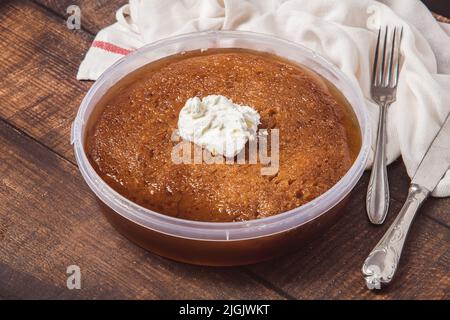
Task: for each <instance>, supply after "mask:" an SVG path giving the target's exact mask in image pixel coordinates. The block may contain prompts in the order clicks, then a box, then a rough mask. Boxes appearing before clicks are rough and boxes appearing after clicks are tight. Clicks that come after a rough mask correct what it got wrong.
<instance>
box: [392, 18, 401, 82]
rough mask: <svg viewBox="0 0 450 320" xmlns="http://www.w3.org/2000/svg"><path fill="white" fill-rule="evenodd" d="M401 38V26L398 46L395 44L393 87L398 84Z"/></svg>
mask: <svg viewBox="0 0 450 320" xmlns="http://www.w3.org/2000/svg"><path fill="white" fill-rule="evenodd" d="M402 38H403V26H402V27H401V28H400V35H399V37H398V46H397V63H396V64H395V79H394V84H393V87H394V88H396V87H397V84H398V77H399V74H400V59H401V50H400V49H401V44H402Z"/></svg>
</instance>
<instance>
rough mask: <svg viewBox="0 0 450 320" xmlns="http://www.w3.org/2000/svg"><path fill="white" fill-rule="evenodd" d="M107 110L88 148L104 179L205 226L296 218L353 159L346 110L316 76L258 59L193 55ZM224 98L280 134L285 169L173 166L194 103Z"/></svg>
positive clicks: (122, 93)
mask: <svg viewBox="0 0 450 320" xmlns="http://www.w3.org/2000/svg"><path fill="white" fill-rule="evenodd" d="M132 77H134V78H135V79H134V80H133V81H132V82H131V84H130V85H128V86H126V87H124V88H120V89H117V92H114V93H113V96H112V98H109V100H108V101H107V102H106V103H105V106H104V110H103V111H102V112H101V114H100V115H99V116H98V118H97V119H96V122H95V124H94V127H93V129H92V134H90V135H89V136H88V138H87V141H86V148H87V153H88V156H89V158H90V161H91V163H92V164H93V166H94V168H95V169H96V171H97V172H98V174H99V175H100V176H101V177H102V178H103V179H104V180H105V181H106V182H107V183H108V184H109V185H111V187H112V188H114V189H115V190H117V191H118V192H119V193H121V194H122V195H124V196H125V197H127V198H128V199H130V200H132V201H134V202H136V203H138V204H140V205H142V206H144V207H147V208H149V209H152V210H155V211H157V212H160V213H163V214H167V215H171V216H175V217H179V218H184V219H190V220H200V221H221V222H226V221H242V220H250V219H256V218H262V217H267V216H271V215H275V214H278V213H281V212H284V211H286V210H290V209H293V208H295V207H297V206H300V205H302V204H304V203H306V202H308V201H311V200H312V199H314V198H315V197H317V196H319V195H321V194H322V193H324V192H325V191H327V190H328V189H329V188H330V187H332V186H333V185H334V184H335V183H336V182H337V181H338V180H339V179H340V178H341V177H342V176H343V175H344V174H345V173H346V172H347V170H348V169H349V168H350V166H351V164H352V156H351V152H350V148H349V143H348V141H347V134H346V128H345V126H344V124H343V121H342V118H343V108H344V107H343V106H342V105H341V104H339V103H338V102H337V100H336V99H335V98H334V97H333V95H332V94H330V92H329V90H328V88H327V85H326V84H325V83H324V82H323V80H322V79H321V78H319V77H318V76H316V75H314V74H312V73H311V72H309V71H307V70H304V69H302V68H299V67H297V66H294V65H291V64H289V63H287V62H284V61H281V60H278V59H277V58H276V57H274V56H267V55H266V56H262V55H258V54H255V53H251V52H230V51H227V52H220V51H218V52H215V53H210V54H200V53H198V54H196V55H187V56H186V57H185V58H183V59H180V58H179V57H178V58H177V59H174V60H173V61H172V62H170V63H165V64H164V65H162V66H160V67H158V68H153V69H150V68H147V69H145V68H144V69H142V70H140V71H138V72H137V73H135V74H134V75H132ZM211 94H219V95H224V96H226V97H228V98H231V99H232V100H233V102H235V103H239V104H244V105H249V106H252V107H253V108H255V109H256V110H257V111H258V112H259V113H260V115H261V122H262V124H261V125H260V128H277V129H279V130H280V168H279V172H278V174H277V175H275V176H270V177H269V176H263V175H261V172H260V169H261V165H260V164H243V165H237V164H233V165H226V164H213V165H208V164H174V163H173V162H172V160H171V152H172V148H173V146H174V145H175V144H176V142H173V141H171V135H172V132H173V130H175V129H176V128H177V120H178V113H179V111H180V109H181V108H182V107H183V105H184V103H185V101H186V100H187V99H188V98H190V97H193V96H199V97H203V96H206V95H211Z"/></svg>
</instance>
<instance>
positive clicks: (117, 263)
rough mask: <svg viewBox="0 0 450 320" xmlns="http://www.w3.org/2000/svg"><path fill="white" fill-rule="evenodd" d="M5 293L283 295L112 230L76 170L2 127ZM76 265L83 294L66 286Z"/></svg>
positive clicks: (243, 275) (237, 272)
mask: <svg viewBox="0 0 450 320" xmlns="http://www.w3.org/2000/svg"><path fill="white" fill-rule="evenodd" d="M0 150H2V152H0V172H1V182H0V194H1V199H2V201H1V202H0V237H1V239H2V240H1V242H2V245H1V246H0V295H1V296H5V297H20V298H91V299H104V298H137V299H141V298H144V299H147V298H150V299H155V298H157V299H167V298H175V299H176V298H205V299H219V298H223V299H233V298H255V299H258V298H272V299H280V298H281V297H280V296H279V295H278V294H276V293H275V292H273V291H272V290H270V289H268V288H266V287H265V286H263V285H261V284H260V283H258V282H257V281H255V280H254V279H253V278H252V277H250V276H249V275H248V274H247V272H246V271H245V270H243V269H241V268H234V269H226V268H206V267H195V266H189V265H183V264H179V263H176V262H172V261H169V260H166V259H163V258H160V257H158V256H156V255H153V254H150V253H147V252H146V251H144V250H143V249H141V248H139V247H137V246H135V245H133V244H132V243H130V242H129V241H128V240H126V239H125V238H123V237H122V236H120V235H119V234H118V233H117V232H115V231H114V230H113V229H112V227H111V226H110V225H109V224H108V222H107V221H106V219H104V218H103V216H102V215H101V214H100V211H99V209H98V207H97V202H96V200H95V199H94V196H93V194H92V193H91V192H90V191H89V189H88V187H87V186H86V185H85V183H84V181H83V180H82V178H81V177H80V175H79V174H78V172H77V168H76V167H75V166H74V165H72V164H71V163H69V162H67V161H66V160H65V159H62V158H60V157H59V156H57V155H56V154H54V153H52V152H49V150H48V149H46V148H44V147H43V146H41V145H39V144H38V143H36V142H35V141H33V140H31V139H30V138H28V137H26V136H24V135H21V134H20V133H19V132H18V131H16V130H14V129H13V128H12V127H10V126H8V125H6V124H5V123H4V122H0ZM72 264H75V265H79V266H80V268H81V272H82V289H81V290H68V289H67V288H66V277H67V275H66V273H65V272H66V268H67V266H69V265H72Z"/></svg>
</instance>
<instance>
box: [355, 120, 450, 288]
mask: <svg viewBox="0 0 450 320" xmlns="http://www.w3.org/2000/svg"><path fill="white" fill-rule="evenodd" d="M449 168H450V115H448V116H447V119H446V120H445V122H444V125H443V126H442V128H441V129H440V130H439V132H438V134H437V135H436V137H435V138H434V140H433V142H432V143H431V145H430V147H429V148H428V150H427V152H426V153H425V156H424V157H423V159H422V162H421V163H420V165H419V167H418V168H417V171H416V173H415V175H414V177H413V179H412V181H411V185H410V187H409V191H408V197H407V198H406V201H405V204H404V205H403V207H402V209H401V210H400V212H399V214H398V216H397V218H396V219H395V221H394V222H393V223H392V225H391V226H390V227H389V229H388V230H387V232H386V233H385V234H384V236H383V238H381V240H380V242H378V244H377V245H376V246H375V248H373V250H372V252H371V253H370V254H369V256H368V257H367V259H366V261H365V262H364V264H363V267H362V273H363V275H364V278H365V280H366V284H367V287H368V288H369V289H381V288H382V287H383V286H386V285H388V284H389V283H390V282H391V280H392V278H393V277H394V275H395V271H396V270H397V267H398V263H399V260H400V256H401V254H402V250H403V245H404V244H405V240H406V236H407V235H408V231H409V228H410V227H411V224H412V222H413V220H414V216H415V215H416V213H417V211H418V210H419V208H420V206H421V205H422V203H423V202H424V201H425V199H427V198H428V195H429V194H430V193H431V192H432V191H433V190H434V188H435V187H436V186H437V184H438V183H439V181H440V180H441V179H442V177H443V176H444V174H445V172H446V171H447V170H448V169H449Z"/></svg>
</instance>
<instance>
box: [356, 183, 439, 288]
mask: <svg viewBox="0 0 450 320" xmlns="http://www.w3.org/2000/svg"><path fill="white" fill-rule="evenodd" d="M429 194H430V191H428V190H427V189H425V188H423V187H421V186H419V185H417V184H411V186H410V188H409V191H408V197H407V199H406V202H405V204H404V205H403V207H402V209H401V210H400V212H399V214H398V216H397V218H396V219H395V221H394V222H393V223H392V225H391V226H390V227H389V229H388V230H387V232H386V233H385V234H384V236H383V238H381V240H380V242H378V244H377V245H376V246H375V248H374V249H373V250H372V252H371V253H370V254H369V256H368V257H367V259H366V261H365V262H364V264H363V267H362V273H363V275H364V278H365V280H366V284H367V287H368V288H369V289H381V287H382V286H383V285H388V284H389V283H390V282H391V280H392V278H393V277H394V274H395V271H396V270H397V267H398V263H399V260H400V256H401V254H402V250H403V245H404V244H405V240H406V236H407V235H408V231H409V228H410V227H411V224H412V222H413V220H414V217H415V215H416V213H417V211H418V210H419V208H420V206H421V205H422V203H423V201H424V200H425V199H426V198H427V197H428V195H429Z"/></svg>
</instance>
